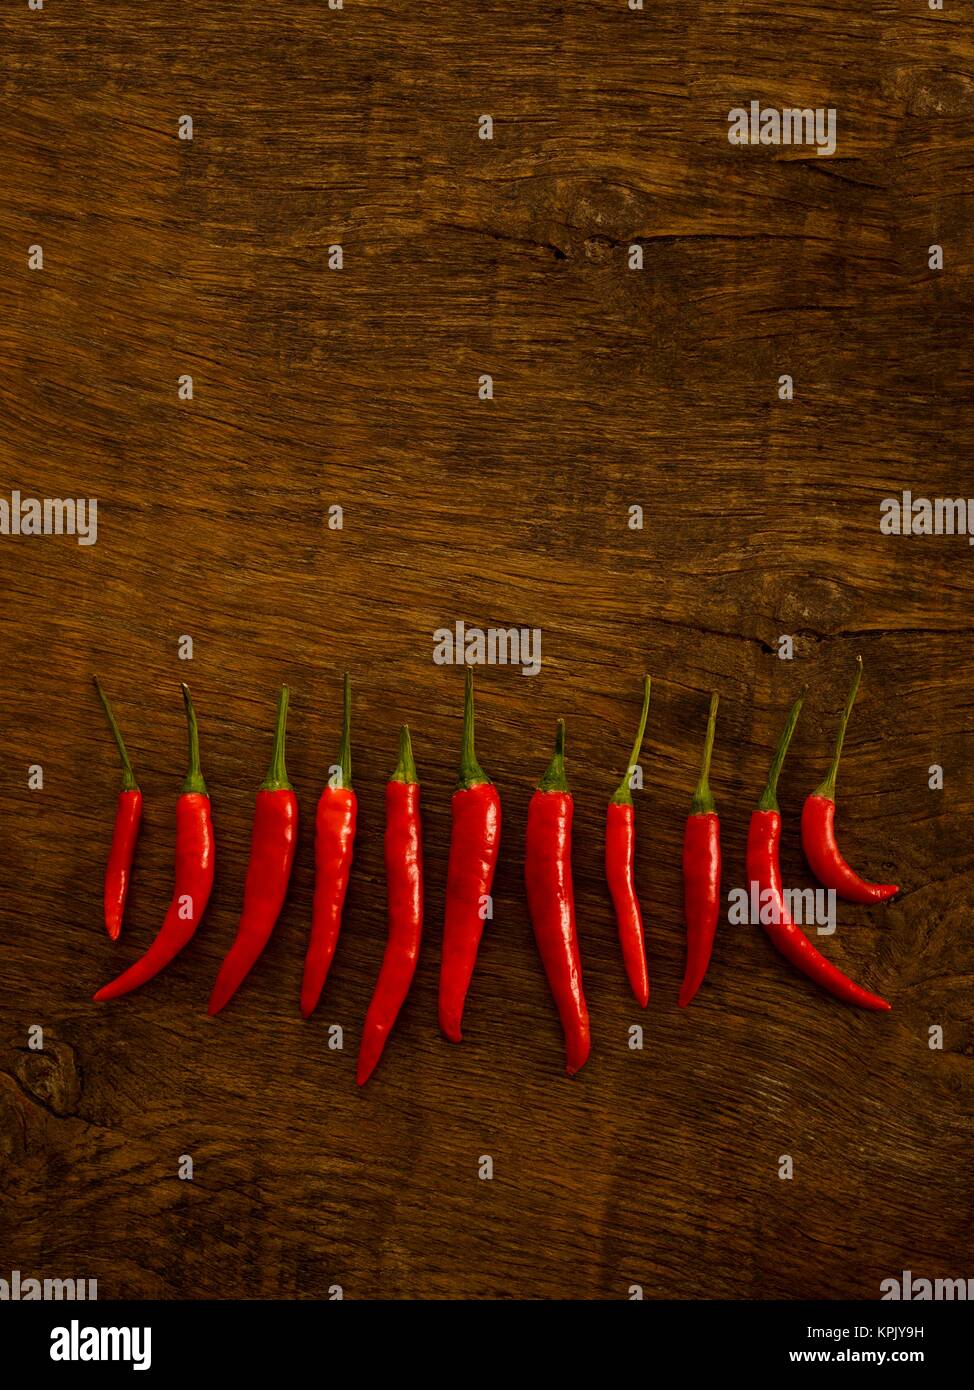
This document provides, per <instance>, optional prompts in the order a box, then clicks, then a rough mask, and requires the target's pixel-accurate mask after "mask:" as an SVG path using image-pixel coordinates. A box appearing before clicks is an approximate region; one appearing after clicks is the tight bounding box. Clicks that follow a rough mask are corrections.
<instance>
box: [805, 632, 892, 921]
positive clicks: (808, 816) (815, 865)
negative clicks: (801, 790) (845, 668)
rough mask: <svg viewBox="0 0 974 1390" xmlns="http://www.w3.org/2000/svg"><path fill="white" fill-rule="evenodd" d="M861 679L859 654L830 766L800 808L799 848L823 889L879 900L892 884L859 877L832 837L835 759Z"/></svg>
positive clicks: (853, 898)
mask: <svg viewBox="0 0 974 1390" xmlns="http://www.w3.org/2000/svg"><path fill="white" fill-rule="evenodd" d="M861 680H862V657H861V656H857V657H856V674H855V677H854V679H853V682H852V688H851V689H850V691H849V696H848V699H847V700H846V703H845V709H844V710H843V711H842V718H841V720H840V721H839V734H838V737H837V738H836V740H835V753H834V755H833V757H832V766H831V767H830V768H829V774H828V776H827V777H826V779H825V781H824V782H822V784H821V785H820V786H818V787H816V788H815V790H814V791H813V792H812V794H811V796H809V797H806V799H805V805H804V806H803V808H802V847H803V848H804V850H805V858H806V859H807V860H808V862H809V864H810V865H811V868H812V873H813V874H814V875H815V877H816V878H817V879H818V881H819V883H821V884H823V885H824V886H825V887H826V888H834V889H835V891H836V893H838V895H839V897H840V898H847V899H848V901H849V902H852V903H882V902H885V901H886V900H887V898H892V897H895V895H896V894H897V893H898V892H899V891H900V890H899V887H898V885H897V884H895V883H870V882H868V880H866V879H864V878H860V877H859V875H858V874H857V873H856V871H855V869H853V868H852V867H851V866H850V865H849V864H847V863H846V861H845V859H843V857H842V852H841V850H840V849H839V846H838V843H837V842H836V838H835V778H836V774H837V773H838V771H839V758H840V756H841V754H842V743H843V740H844V739H845V731H846V725H847V724H848V723H849V715H850V714H851V713H852V706H853V705H854V704H855V700H856V695H857V693H858V691H859V682H860V681H861Z"/></svg>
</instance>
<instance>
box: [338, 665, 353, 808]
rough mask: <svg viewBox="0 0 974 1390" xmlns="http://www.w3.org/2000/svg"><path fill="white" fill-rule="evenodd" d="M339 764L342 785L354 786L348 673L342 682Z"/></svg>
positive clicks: (350, 690)
mask: <svg viewBox="0 0 974 1390" xmlns="http://www.w3.org/2000/svg"><path fill="white" fill-rule="evenodd" d="M338 763H339V766H340V767H341V770H342V773H341V775H342V780H341V785H342V786H343V787H346V788H349V789H350V788H351V785H352V682H351V680H350V679H349V675H348V672H347V671H346V672H345V678H344V680H343V682H342V745H341V748H340V750H339V753H338Z"/></svg>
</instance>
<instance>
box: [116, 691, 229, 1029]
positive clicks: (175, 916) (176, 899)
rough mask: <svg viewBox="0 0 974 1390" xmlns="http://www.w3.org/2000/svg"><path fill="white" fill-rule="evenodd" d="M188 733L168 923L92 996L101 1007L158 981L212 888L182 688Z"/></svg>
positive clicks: (205, 817)
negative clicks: (142, 951)
mask: <svg viewBox="0 0 974 1390" xmlns="http://www.w3.org/2000/svg"><path fill="white" fill-rule="evenodd" d="M183 701H184V702H185V705H186V722H187V724H188V727H189V772H188V773H187V775H186V780H185V782H184V783H183V786H182V792H181V793H180V797H179V800H178V801H177V802H176V873H175V886H174V888H173V895H172V901H171V902H170V904H169V911H168V912H167V913H166V920H165V921H164V922H163V924H162V926H161V928H160V929H159V934H158V935H157V937H156V939H155V941H153V943H152V945H151V946H150V947H149V949H148V950H147V951H146V953H145V955H144V956H142V957H141V958H140V959H139V960H137V961H136V962H135V964H134V965H130V966H129V968H128V970H126V971H124V972H123V973H122V974H121V975H119V977H118V979H116V980H112V982H111V984H107V985H105V986H104V987H103V988H102V989H100V990H99V991H98V993H97V994H96V995H95V999H96V1000H98V1001H99V1002H101V1001H103V1000H105V999H117V998H118V997H119V995H121V994H128V993H129V991H130V990H133V989H138V987H139V985H144V984H145V983H146V982H147V981H148V980H151V979H152V978H153V976H154V975H158V974H159V971H160V970H163V969H164V968H165V967H166V966H167V965H168V964H169V962H170V961H171V960H172V959H173V957H174V956H177V955H178V954H179V952H180V951H181V950H182V949H183V947H184V946H185V945H186V943H187V941H189V940H190V938H191V937H192V935H193V933H194V932H195V931H196V928H197V927H198V926H199V924H200V922H201V921H202V919H203V913H204V912H205V911H206V904H207V903H208V902H209V900H210V890H211V889H212V887H213V858H214V845H213V822H212V821H211V819H210V798H209V796H208V795H207V791H206V783H205V782H204V781H203V774H202V772H201V771H200V743H199V732H198V730H197V727H196V711H195V710H194V709H193V702H192V700H191V699H190V696H189V689H188V688H187V687H186V686H185V685H184V686H183Z"/></svg>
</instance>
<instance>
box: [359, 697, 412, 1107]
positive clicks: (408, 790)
mask: <svg viewBox="0 0 974 1390" xmlns="http://www.w3.org/2000/svg"><path fill="white" fill-rule="evenodd" d="M385 861H386V886H387V892H388V896H389V939H388V941H387V943H386V949H385V955H384V956H383V957H382V967H381V969H380V970H379V978H378V980H377V982H376V986H375V992H374V994H373V995H372V1000H371V1003H370V1004H369V1008H368V1012H367V1013H366V1015H365V1025H364V1027H363V1029H362V1044H361V1047H360V1048H359V1054H358V1070H357V1072H356V1075H355V1081H356V1083H357V1084H358V1085H359V1086H364V1085H365V1083H366V1081H368V1079H369V1077H370V1076H371V1075H372V1073H373V1071H374V1070H375V1067H376V1063H377V1062H378V1060H379V1058H380V1057H381V1056H382V1049H383V1048H384V1047H385V1045H386V1039H387V1038H388V1036H389V1034H390V1033H391V1032H392V1028H393V1025H394V1023H395V1021H396V1019H397V1017H398V1015H399V1010H400V1009H401V1008H402V1005H403V1002H404V1000H405V998H406V995H407V994H408V993H409V986H410V985H411V984H412V982H413V975H414V974H415V973H416V962H417V961H418V959H419V943H420V940H421V938H422V934H423V838H422V823H421V821H420V815H419V782H418V781H417V780H416V764H415V762H414V761H413V749H412V744H411V742H410V739H409V729H408V728H407V727H406V725H405V724H404V725H403V726H402V729H401V730H400V732H399V762H398V763H397V764H396V770H395V772H394V773H393V774H392V777H391V778H390V779H389V781H388V782H387V783H386V834H385Z"/></svg>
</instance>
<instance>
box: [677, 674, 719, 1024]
mask: <svg viewBox="0 0 974 1390" xmlns="http://www.w3.org/2000/svg"><path fill="white" fill-rule="evenodd" d="M719 698H720V697H719V696H718V695H716V694H714V695H711V697H710V714H709V715H708V717H707V737H706V741H705V742H704V746H703V763H702V765H701V768H700V780H699V782H698V783H697V787H696V790H695V791H694V793H693V800H692V801H691V803H690V814H689V815H688V816H687V823H686V828H685V829H684V831H683V915H684V917H685V918H686V924H687V968H686V973H685V974H684V976H683V985H682V987H681V989H680V1008H681V1009H685V1008H686V1006H687V1005H688V1004H689V1003H690V1000H691V999H692V998H693V997H694V995H695V994H696V992H697V990H698V989H699V988H700V986H701V984H702V983H703V977H704V976H705V975H706V973H707V967H708V965H709V964H710V953H711V951H712V950H713V945H714V932H715V931H716V930H717V917H718V915H719V913H720V819H719V817H718V815H717V805H716V803H715V801H714V798H713V794H712V792H711V790H710V756H711V754H712V753H713V751H714V733H715V731H716V728H717V702H718V700H719Z"/></svg>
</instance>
